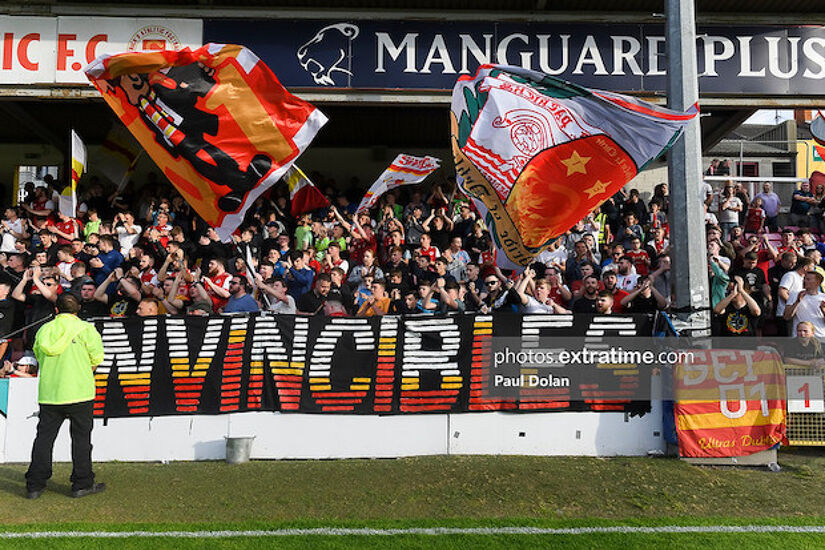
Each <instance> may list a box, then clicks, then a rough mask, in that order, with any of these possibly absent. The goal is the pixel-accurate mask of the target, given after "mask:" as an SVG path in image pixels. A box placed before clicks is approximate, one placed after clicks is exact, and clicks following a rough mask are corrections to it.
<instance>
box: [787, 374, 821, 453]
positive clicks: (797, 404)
mask: <svg viewBox="0 0 825 550" xmlns="http://www.w3.org/2000/svg"><path fill="white" fill-rule="evenodd" d="M824 385H825V371H823V370H822V369H819V368H812V367H800V366H795V365H793V366H791V365H788V366H786V368H785V387H786V388H787V392H788V393H787V398H788V401H787V403H788V418H787V432H786V433H787V438H788V443H789V444H790V445H799V446H809V447H813V446H824V445H825V400H824V397H825V396H823V386H824Z"/></svg>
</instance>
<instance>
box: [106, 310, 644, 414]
mask: <svg viewBox="0 0 825 550" xmlns="http://www.w3.org/2000/svg"><path fill="white" fill-rule="evenodd" d="M95 323H96V326H97V328H98V330H99V331H100V332H101V333H102V335H103V345H104V348H105V351H106V355H105V360H104V362H103V364H101V365H100V366H99V367H98V368H97V371H96V373H95V380H96V382H95V383H96V385H97V396H96V399H95V404H94V407H95V415H97V416H102V417H129V416H147V415H148V416H161V415H181V414H221V413H230V412H241V411H255V410H260V411H282V412H290V411H292V412H302V413H348V414H408V413H423V412H439V413H448V412H469V411H491V410H507V411H531V412H532V411H622V412H632V413H644V412H647V411H649V409H650V402H649V400H643V401H631V397H627V398H625V399H606V398H605V397H604V396H606V395H610V396H616V395H619V396H630V392H628V391H627V389H628V388H636V389H638V390H640V391H638V392H636V393H634V394H633V395H645V393H647V395H649V392H646V391H645V390H646V389H647V388H648V387H649V383H650V377H649V376H645V374H644V372H642V373H641V374H640V371H639V370H638V369H637V370H635V371H633V370H630V371H628V367H627V365H617V368H616V370H615V371H613V370H611V368H605V366H604V365H599V366H598V373H599V374H600V375H601V376H600V377H598V380H594V379H593V377H577V376H573V377H568V378H566V380H568V383H567V384H566V385H565V384H560V383H559V379H556V380H555V382H552V383H542V384H538V383H537V384H535V385H526V386H525V387H520V388H515V389H514V388H512V387H509V388H507V390H508V391H507V392H497V391H495V388H494V386H495V385H496V384H494V381H495V382H496V383H497V382H499V381H501V380H504V381H505V384H504V385H508V384H507V380H508V379H506V378H505V377H503V376H501V375H496V373H495V372H494V364H493V363H494V357H493V349H494V346H493V344H494V339H497V338H498V337H502V339H505V340H507V341H511V340H512V341H516V342H524V343H525V347H529V346H530V345H531V342H535V341H537V340H538V338H539V337H542V338H544V337H556V338H559V337H564V338H567V337H572V336H579V337H585V336H587V337H588V338H590V339H592V338H594V337H595V338H596V339H598V338H600V337H602V336H614V337H615V336H622V337H625V336H634V335H638V336H649V335H650V334H651V321H650V318H649V317H647V316H630V315H628V316H615V315H608V316H598V315H577V316H575V317H574V316H572V315H518V314H495V315H481V314H478V315H460V316H445V317H440V316H410V317H397V316H385V317H381V318H377V317H372V318H347V317H301V316H275V315H267V314H262V315H243V316H221V317H217V316H216V317H157V318H129V319H105V320H97V321H95ZM530 372H536V371H535V370H533V371H530V369H525V370H524V371H523V372H522V375H523V376H525V377H527V378H529V373H530ZM527 378H525V379H527ZM550 378H552V377H550ZM510 385H511V384H510ZM611 392H613V393H611Z"/></svg>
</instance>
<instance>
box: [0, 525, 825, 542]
mask: <svg viewBox="0 0 825 550" xmlns="http://www.w3.org/2000/svg"><path fill="white" fill-rule="evenodd" d="M607 533H618V534H685V533H825V525H663V526H658V527H631V526H621V525H618V526H614V527H562V528H544V527H410V528H406V529H403V528H402V529H369V528H343V527H342V528H338V527H319V528H313V529H274V530H269V531H266V530H257V531H231V530H227V531H33V532H0V539H56V538H73V539H77V538H98V539H125V538H159V537H171V538H195V539H197V538H205V539H217V538H229V537H305V536H322V537H347V536H368V537H370V536H397V535H436V536H438V535H594V534H607Z"/></svg>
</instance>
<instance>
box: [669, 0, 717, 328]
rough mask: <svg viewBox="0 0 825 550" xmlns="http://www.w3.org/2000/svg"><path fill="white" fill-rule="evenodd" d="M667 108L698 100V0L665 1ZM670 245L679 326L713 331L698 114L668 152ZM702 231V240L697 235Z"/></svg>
mask: <svg viewBox="0 0 825 550" xmlns="http://www.w3.org/2000/svg"><path fill="white" fill-rule="evenodd" d="M665 13H666V14H667V52H668V55H667V74H668V84H667V86H668V87H667V106H668V107H669V108H670V109H674V110H677V111H686V110H688V109H689V108H691V107H692V106H693V105H695V104H697V103H698V101H699V79H698V76H697V69H696V65H697V63H696V22H695V10H694V0H667V1H666V3H665ZM668 181H669V183H670V207H671V212H670V216H669V218H670V243H671V246H672V249H673V254H671V258H672V276H671V280H672V281H673V283H674V291H675V295H676V299H675V302H676V303H675V308H674V312H675V313H676V321H678V323H676V324H677V326H678V325H681V326H682V327H683V328H684V329H688V330H689V331H690V333H691V334H693V335H696V336H700V335H707V334H709V332H710V289H709V288H708V259H707V243H706V240H705V238H704V234H705V220H704V212H703V209H702V199H701V196H702V188H701V185H702V136H701V127H700V125H699V117H698V116H697V117H694V118H693V120H691V121H690V122H689V123H688V125H687V126H686V127H685V129H684V133H683V134H682V137H680V138H679V139H678V140H677V141H676V143H675V144H674V145H673V148H672V149H671V150H670V153H668ZM696 235H702V238H696Z"/></svg>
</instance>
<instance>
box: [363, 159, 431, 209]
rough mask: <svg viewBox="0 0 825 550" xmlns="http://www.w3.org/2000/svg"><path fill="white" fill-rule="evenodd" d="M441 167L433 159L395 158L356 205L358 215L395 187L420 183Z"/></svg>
mask: <svg viewBox="0 0 825 550" xmlns="http://www.w3.org/2000/svg"><path fill="white" fill-rule="evenodd" d="M440 167H441V160H439V159H437V158H435V157H414V156H412V155H405V154H403V153H402V154H400V155H398V156H397V157H395V160H394V161H392V164H390V167H389V168H387V169H386V170H384V173H383V174H381V175H380V176H378V179H377V180H375V183H373V184H372V187H370V189H369V191H367V194H366V195H364V198H363V199H361V204H359V205H358V213H359V214H360V213H361V212H364V211H367V210H369V209H370V208H372V207H373V206H375V203H376V202H378V198H379V197H380V196H381V195H383V194H384V193H386V192H387V191H389V190H390V189H395V188H396V187H401V186H402V185H412V184H414V183H421V182H422V181H424V180H425V179H427V176H429V175H430V174H432V173H433V172H435V171H436V170H438V169H439V168H440Z"/></svg>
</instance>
